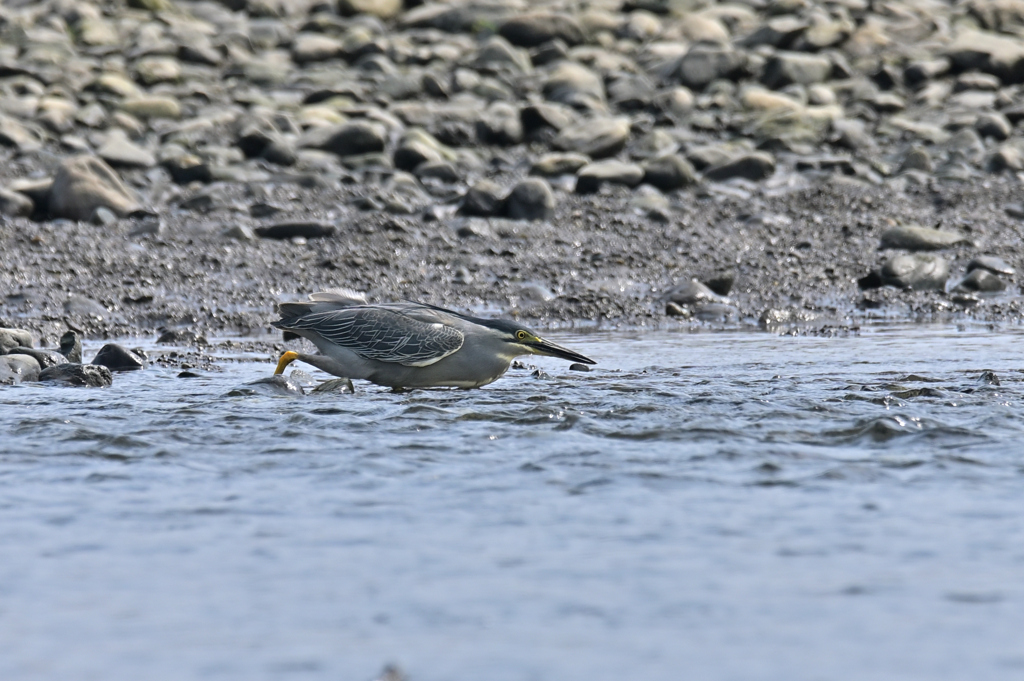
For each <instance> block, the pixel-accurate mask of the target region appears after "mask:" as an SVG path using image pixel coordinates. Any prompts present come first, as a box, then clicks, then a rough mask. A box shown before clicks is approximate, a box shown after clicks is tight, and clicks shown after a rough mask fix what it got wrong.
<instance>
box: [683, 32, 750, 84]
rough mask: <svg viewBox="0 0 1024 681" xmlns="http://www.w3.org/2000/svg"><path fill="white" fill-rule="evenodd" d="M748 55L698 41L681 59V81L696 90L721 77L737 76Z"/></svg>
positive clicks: (740, 72) (741, 70)
mask: <svg viewBox="0 0 1024 681" xmlns="http://www.w3.org/2000/svg"><path fill="white" fill-rule="evenodd" d="M746 62H747V60H746V57H745V56H744V55H743V54H741V53H740V52H737V51H736V50H734V49H733V48H731V47H726V46H724V45H715V44H710V43H697V44H696V45H694V46H693V47H691V48H690V50H689V51H688V52H687V53H686V55H685V56H684V57H683V58H682V59H681V60H679V67H678V68H677V70H676V75H677V76H678V78H679V82H680V83H682V84H683V85H685V86H686V87H689V88H692V89H694V90H703V89H704V88H705V87H706V86H707V85H708V84H709V83H710V82H711V81H714V80H718V79H719V78H730V79H731V78H736V77H737V76H739V75H741V74H742V72H743V69H744V67H745V66H746Z"/></svg>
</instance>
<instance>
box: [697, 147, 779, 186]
mask: <svg viewBox="0 0 1024 681" xmlns="http://www.w3.org/2000/svg"><path fill="white" fill-rule="evenodd" d="M774 173H775V159H774V158H772V155H771V154H768V153H766V152H763V151H754V152H751V153H749V154H741V155H739V156H737V157H735V158H732V159H730V160H728V161H725V162H724V163H720V164H718V165H716V166H713V167H711V168H708V169H707V170H705V171H704V177H705V178H707V179H709V180H712V181H715V182H723V181H725V180H730V179H733V178H742V179H745V180H752V181H755V182H756V181H758V180H763V179H765V178H767V177H770V176H771V175H772V174H774Z"/></svg>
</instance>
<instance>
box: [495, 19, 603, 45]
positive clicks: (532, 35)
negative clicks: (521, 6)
mask: <svg viewBox="0 0 1024 681" xmlns="http://www.w3.org/2000/svg"><path fill="white" fill-rule="evenodd" d="M498 33H499V34H501V37H503V38H505V39H506V40H508V41H509V42H510V43H512V44H513V45H518V46H520V47H537V46H538V45H542V44H544V43H546V42H549V41H551V40H561V41H562V42H564V43H566V44H567V45H579V44H580V43H582V42H583V37H584V36H583V29H582V28H581V27H580V25H579V22H577V21H576V20H575V19H573V18H572V17H570V16H569V15H567V14H559V13H554V12H533V13H530V14H523V15H521V16H517V17H512V18H511V19H508V20H506V21H504V22H502V24H501V26H500V27H499V28H498Z"/></svg>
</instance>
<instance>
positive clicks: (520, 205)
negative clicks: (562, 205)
mask: <svg viewBox="0 0 1024 681" xmlns="http://www.w3.org/2000/svg"><path fill="white" fill-rule="evenodd" d="M554 214H555V194H554V192H552V191H551V185H549V184H548V183H547V182H545V181H544V180H542V179H540V178H537V177H533V178H527V179H525V180H523V181H521V182H520V183H519V184H517V185H516V186H515V187H513V188H512V191H511V192H510V193H509V195H508V197H507V198H506V199H505V215H507V216H508V217H510V218H512V219H513V220H549V219H551V218H552V217H553V216H554Z"/></svg>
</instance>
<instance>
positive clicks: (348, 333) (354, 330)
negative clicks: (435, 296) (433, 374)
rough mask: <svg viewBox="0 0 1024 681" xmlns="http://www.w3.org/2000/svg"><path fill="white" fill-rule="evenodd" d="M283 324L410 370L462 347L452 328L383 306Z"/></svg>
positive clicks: (314, 314) (305, 317)
mask: <svg viewBox="0 0 1024 681" xmlns="http://www.w3.org/2000/svg"><path fill="white" fill-rule="evenodd" d="M284 321H285V320H282V322H284ZM286 323H287V327H286V328H288V329H308V330H310V331H315V332H317V333H318V334H320V335H321V336H322V337H323V338H324V339H325V340H328V341H330V342H331V343H335V344H336V345H340V346H341V347H343V348H347V349H349V350H351V351H352V352H354V353H356V354H357V355H359V356H360V357H364V358H366V359H375V360H377V361H380V362H392V363H395V364H401V365H403V366H409V367H425V366H430V365H431V364H433V363H434V362H437V361H439V360H442V359H444V358H445V357H447V356H448V355H450V354H452V353H453V352H456V351H457V350H458V349H459V348H461V347H462V342H463V340H464V338H465V337H464V336H463V334H462V332H461V331H459V330H458V329H456V328H453V327H451V326H447V325H445V324H442V323H440V322H435V323H430V322H426V321H422V320H419V319H414V318H413V317H410V316H409V315H406V314H403V313H402V312H400V311H396V310H389V309H387V308H382V307H350V308H346V309H342V310H329V311H325V312H311V313H309V314H305V315H302V316H301V317H296V318H293V319H288V320H287V321H286ZM282 328H284V327H283V325H282Z"/></svg>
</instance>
